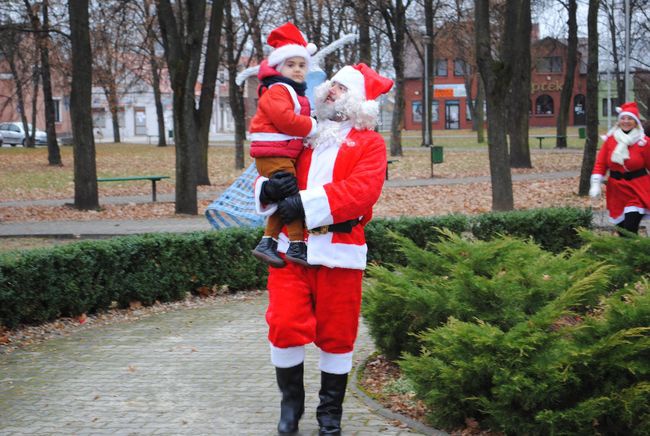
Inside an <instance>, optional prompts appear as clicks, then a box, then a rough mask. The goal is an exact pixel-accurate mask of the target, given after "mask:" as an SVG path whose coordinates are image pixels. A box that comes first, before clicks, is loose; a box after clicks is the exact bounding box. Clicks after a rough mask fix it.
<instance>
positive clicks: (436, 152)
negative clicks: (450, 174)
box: [431, 145, 443, 164]
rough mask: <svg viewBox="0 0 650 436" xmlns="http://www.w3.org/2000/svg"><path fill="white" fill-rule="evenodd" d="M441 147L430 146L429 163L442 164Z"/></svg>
mask: <svg viewBox="0 0 650 436" xmlns="http://www.w3.org/2000/svg"><path fill="white" fill-rule="evenodd" d="M442 160H443V159H442V146H440V145H432V146H431V163H432V164H438V163H442Z"/></svg>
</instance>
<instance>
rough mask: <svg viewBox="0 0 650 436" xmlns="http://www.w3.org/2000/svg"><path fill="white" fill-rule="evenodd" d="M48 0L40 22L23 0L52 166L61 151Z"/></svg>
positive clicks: (48, 155) (44, 3)
mask: <svg viewBox="0 0 650 436" xmlns="http://www.w3.org/2000/svg"><path fill="white" fill-rule="evenodd" d="M48 3H49V2H48V0H45V1H43V2H42V4H41V11H42V20H43V21H42V22H41V21H39V19H38V16H36V14H35V12H34V8H33V7H32V5H31V4H30V2H29V0H24V4H25V8H26V9H27V14H28V16H29V19H30V21H31V24H32V29H33V30H34V31H35V32H36V33H37V37H36V41H37V43H38V50H39V53H40V60H41V69H40V71H41V79H42V81H43V102H44V106H45V132H46V133H47V161H48V163H49V164H50V165H53V166H62V165H63V164H62V162H61V151H60V150H59V144H58V143H57V141H56V127H55V110H54V100H53V99H52V79H51V72H50V53H49V49H48V46H49V38H50V37H49V34H48V31H49V12H48Z"/></svg>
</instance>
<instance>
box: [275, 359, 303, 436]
mask: <svg viewBox="0 0 650 436" xmlns="http://www.w3.org/2000/svg"><path fill="white" fill-rule="evenodd" d="M303 373H304V365H303V364H302V363H301V364H300V365H296V366H292V367H291V368H277V367H276V368H275V376H276V379H277V380H278V387H279V388H280V392H282V402H281V403H280V422H278V433H280V434H292V433H296V432H297V431H298V421H300V418H301V417H302V414H303V412H304V411H305V386H304V384H303V381H302V380H303Z"/></svg>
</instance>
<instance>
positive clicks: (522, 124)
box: [504, 0, 532, 168]
mask: <svg viewBox="0 0 650 436" xmlns="http://www.w3.org/2000/svg"><path fill="white" fill-rule="evenodd" d="M507 8H509V9H511V10H510V12H509V13H510V14H512V21H514V25H513V26H512V28H511V29H505V32H506V33H505V35H504V38H505V41H504V42H505V47H504V54H505V56H506V57H507V62H508V64H509V65H511V66H512V81H511V91H510V95H509V97H510V100H509V103H508V109H509V115H510V117H509V120H508V126H509V127H510V128H509V131H508V133H509V136H510V167H511V168H532V163H531V161H530V146H529V143H528V121H529V111H530V80H531V79H530V62H531V61H530V33H531V29H532V22H531V19H530V0H521V1H520V2H516V3H515V2H509V3H508V6H507Z"/></svg>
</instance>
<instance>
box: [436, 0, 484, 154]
mask: <svg viewBox="0 0 650 436" xmlns="http://www.w3.org/2000/svg"><path fill="white" fill-rule="evenodd" d="M472 14H473V11H472V10H471V9H470V8H469V7H467V5H466V1H465V0H454V5H453V15H452V17H451V19H450V20H448V22H447V23H446V25H447V26H451V27H450V28H449V30H447V31H445V34H446V35H447V36H448V37H451V40H452V41H453V44H445V45H446V46H447V48H448V49H452V50H453V56H454V58H455V59H457V60H459V61H461V62H462V66H463V82H464V85H465V94H466V95H467V106H468V108H469V112H470V114H471V116H472V130H474V131H476V140H477V142H478V143H483V142H485V133H484V129H483V118H484V113H483V106H484V101H485V97H484V94H485V93H484V92H483V84H482V82H481V80H477V74H476V73H477V66H476V43H475V42H476V38H475V35H474V21H473V20H472V19H471V15H472ZM449 46H453V47H449ZM475 81H476V95H474V94H473V90H474V86H475V85H474V83H475Z"/></svg>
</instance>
